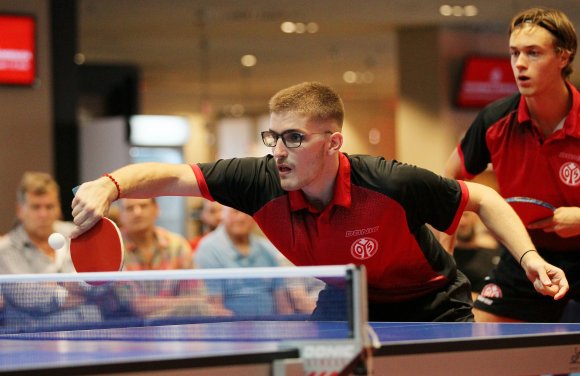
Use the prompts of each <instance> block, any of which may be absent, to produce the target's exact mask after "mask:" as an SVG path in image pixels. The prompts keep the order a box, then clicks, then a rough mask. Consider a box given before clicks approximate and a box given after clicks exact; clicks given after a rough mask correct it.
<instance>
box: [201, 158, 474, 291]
mask: <svg viewBox="0 0 580 376" xmlns="http://www.w3.org/2000/svg"><path fill="white" fill-rule="evenodd" d="M192 168H193V171H194V173H195V175H196V177H197V181H198V183H199V186H200V188H201V192H202V195H203V197H205V198H207V199H210V200H217V201H219V202H220V203H222V204H224V205H227V206H230V207H233V208H236V209H238V210H241V211H243V212H246V213H248V214H250V215H252V216H253V217H254V219H255V220H256V222H257V223H258V225H259V226H260V227H261V229H262V230H263V232H264V233H265V235H266V236H267V237H268V238H269V239H270V240H271V241H272V243H273V244H274V245H275V246H276V247H277V248H278V249H279V250H280V251H281V252H282V253H283V254H284V255H285V256H286V257H287V258H288V259H289V260H290V261H292V262H293V263H294V264H295V265H298V266H307V265H342V264H349V263H353V264H359V265H365V267H366V269H367V278H368V286H369V296H370V298H371V300H381V301H399V300H407V299H412V298H414V297H417V296H422V295H425V294H427V293H430V292H432V291H435V290H438V289H440V288H442V287H443V286H446V285H447V284H448V283H449V282H450V281H453V280H454V279H455V277H456V267H455V262H454V261H453V258H452V256H450V255H449V254H448V253H447V252H446V251H445V250H444V249H443V247H442V246H441V245H440V244H439V242H438V241H437V240H436V239H435V238H434V236H433V234H432V232H431V231H430V230H429V229H428V228H427V227H426V226H425V223H429V224H431V225H432V226H433V227H434V228H436V229H438V230H440V231H446V232H448V233H452V232H454V231H455V228H456V226H457V224H458V222H459V218H460V217H461V214H462V212H463V209H464V207H465V205H466V203H467V199H468V197H469V194H468V191H467V187H466V186H465V184H464V183H463V182H458V181H455V180H449V179H445V178H442V177H440V176H438V175H436V174H434V173H432V172H430V171H427V170H424V169H421V168H418V167H415V166H411V165H406V164H402V163H399V162H396V161H388V160H385V159H384V158H380V157H371V156H365V155H352V156H349V155H346V154H340V167H339V171H338V174H337V181H336V185H335V189H334V197H333V200H332V202H331V203H330V204H329V205H328V206H327V207H326V208H325V209H324V210H323V211H317V210H316V209H315V208H313V207H312V206H311V205H310V204H309V203H308V201H307V200H306V198H305V197H304V195H303V193H302V191H300V190H298V191H292V192H287V191H284V190H283V189H282V188H281V186H280V180H279V177H278V171H277V168H276V164H275V161H274V158H273V157H272V156H271V155H267V156H265V157H262V158H238V159H229V160H219V161H217V162H214V163H200V164H198V165H193V166H192Z"/></svg>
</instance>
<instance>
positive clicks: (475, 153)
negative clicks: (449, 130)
mask: <svg viewBox="0 0 580 376" xmlns="http://www.w3.org/2000/svg"><path fill="white" fill-rule="evenodd" d="M568 89H569V90H570V92H571V93H572V108H571V110H570V113H569V114H568V117H567V118H566V120H565V122H564V126H563V128H562V129H560V130H557V131H555V132H554V133H553V134H551V135H549V136H548V137H545V136H544V135H543V134H542V132H541V131H540V130H539V128H538V127H537V126H536V125H534V124H533V122H532V120H531V118H530V114H529V112H528V109H527V106H526V102H525V100H524V98H522V97H521V95H520V94H516V95H513V96H511V97H508V98H505V99H501V100H499V101H496V102H494V103H492V104H491V105H489V106H488V107H486V108H485V109H483V110H482V111H481V112H480V113H479V115H478V116H477V118H476V119H475V120H474V122H473V124H472V125H471V126H470V128H469V130H468V131H467V133H466V134H465V137H464V138H463V139H462V141H461V143H460V145H459V147H458V152H459V156H460V158H461V160H462V170H463V176H464V177H466V178H472V177H473V176H475V175H477V174H479V173H481V172H482V171H483V170H485V169H486V168H487V165H488V164H489V163H492V165H493V169H494V172H495V174H496V175H497V181H498V186H499V191H500V194H501V195H502V196H503V197H506V198H507V197H513V196H527V197H533V198H537V199H540V200H543V201H546V202H549V203H551V204H552V205H554V206H555V207H562V206H576V207H578V206H580V93H579V92H578V90H577V89H576V88H574V87H573V86H572V85H568ZM530 236H531V238H532V240H533V242H534V244H535V245H536V247H538V249H540V250H547V251H580V236H575V237H572V238H561V237H559V236H558V235H556V234H555V233H546V232H544V231H543V230H533V231H530Z"/></svg>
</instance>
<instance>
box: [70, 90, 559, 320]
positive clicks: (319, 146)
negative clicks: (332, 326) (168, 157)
mask: <svg viewBox="0 0 580 376" xmlns="http://www.w3.org/2000/svg"><path fill="white" fill-rule="evenodd" d="M269 106H270V129H269V130H268V131H265V132H262V140H263V142H264V144H265V145H266V146H269V147H271V148H272V154H271V155H270V154H269V155H266V156H264V157H261V158H235V159H228V160H219V161H216V162H213V163H198V164H192V165H188V164H180V165H171V164H160V163H145V164H134V165H131V166H126V167H123V168H121V169H119V170H116V171H114V172H112V173H110V174H108V176H103V177H100V178H98V179H96V180H93V181H90V182H87V183H84V184H82V185H81V186H80V189H79V190H78V192H77V194H76V196H75V198H74V199H73V202H72V214H73V217H74V222H75V224H76V225H77V226H78V228H77V229H75V231H74V232H73V234H72V235H71V236H73V237H74V236H78V235H79V234H81V233H83V232H84V231H87V230H88V229H89V228H90V227H91V226H93V225H94V224H95V223H96V222H98V221H99V219H100V218H101V217H102V216H103V215H105V213H106V212H107V209H108V208H109V206H110V205H111V202H112V201H114V200H115V199H116V198H118V197H147V196H162V195H181V196H202V197H204V198H206V199H210V200H217V201H219V202H220V203H222V204H224V205H226V206H229V207H233V208H236V209H238V210H240V211H243V212H245V213H247V214H250V215H251V216H252V217H254V219H255V220H256V222H257V223H258V225H259V226H260V227H261V229H262V230H263V232H264V234H265V235H266V236H267V237H268V238H269V239H270V240H271V241H272V243H273V244H274V246H276V248H278V250H280V251H281V252H282V253H283V254H284V255H285V256H286V257H287V258H288V259H289V260H290V261H291V262H292V263H294V264H295V265H298V266H305V265H330V264H337V265H338V264H349V263H354V264H359V265H365V267H366V269H367V276H368V289H369V302H370V304H369V319H370V320H372V321H437V320H438V321H469V320H472V319H473V315H472V312H471V308H472V299H471V292H470V284H469V281H468V280H467V278H466V277H465V276H464V275H463V274H462V273H460V272H458V271H457V268H456V266H455V263H454V261H453V256H452V255H451V254H449V253H447V252H446V251H445V249H444V248H443V247H442V245H441V244H440V243H439V242H438V241H437V240H436V239H435V237H434V235H433V233H432V232H431V231H430V230H429V229H428V228H427V226H426V224H427V223H428V224H430V225H432V226H433V227H435V228H437V229H439V230H441V231H447V232H449V233H452V232H453V231H455V228H456V226H457V223H458V222H459V218H460V217H461V214H462V213H463V211H464V210H469V211H475V212H476V213H478V214H479V216H480V217H481V219H482V221H483V222H484V224H485V225H486V226H487V227H488V228H489V229H490V231H492V232H493V233H494V234H495V235H496V236H497V237H498V238H499V239H500V240H501V241H503V242H504V243H505V244H506V246H507V247H508V249H509V250H510V252H511V253H512V255H513V257H514V258H516V259H517V260H519V259H520V258H521V257H522V256H525V257H524V258H523V260H522V268H523V269H524V270H525V272H526V273H527V274H528V276H529V278H530V282H529V283H530V284H532V283H533V284H534V287H535V288H536V289H537V291H538V292H539V294H542V295H550V296H552V297H553V298H554V299H561V298H562V297H563V296H564V295H565V294H566V292H567V290H568V284H567V280H566V277H565V275H564V273H563V272H562V270H561V269H559V268H556V267H554V266H553V265H551V264H549V263H547V262H546V261H544V259H543V258H542V257H541V256H540V255H539V254H538V253H537V252H528V251H530V250H534V249H535V248H534V245H533V244H532V242H531V240H530V238H529V236H528V234H527V232H526V230H525V228H524V226H523V224H522V222H521V221H520V220H519V218H518V216H517V214H516V213H515V212H514V211H513V209H512V208H511V207H510V206H509V204H507V203H506V202H505V201H504V200H503V199H502V197H501V196H500V195H499V194H497V192H495V191H494V190H493V189H491V188H488V187H485V186H483V185H479V184H475V183H470V182H463V181H456V180H451V179H444V178H442V177H440V176H438V175H436V174H434V173H432V172H430V171H427V170H424V169H421V168H418V167H415V166H411V165H406V164H403V163H399V162H397V161H389V160H385V159H384V158H381V157H372V156H367V155H348V154H346V153H343V152H341V151H340V149H341V146H342V144H343V135H342V133H341V129H342V122H343V117H344V110H343V105H342V100H341V98H340V97H339V95H338V94H337V93H336V92H335V91H334V90H333V89H331V88H330V87H328V86H326V85H322V84H320V83H315V82H305V83H301V84H297V85H294V86H291V87H288V88H286V89H283V90H281V91H279V92H278V93H276V94H275V95H274V96H273V97H272V98H271V99H270V102H269ZM526 252H527V253H526ZM331 293H332V292H331V291H330V292H329V291H327V289H324V290H322V292H321V294H320V295H319V299H318V303H317V308H316V310H315V314H316V313H317V312H322V311H324V308H325V301H326V299H327V298H328V299H329V300H331V301H332V300H333V297H330V296H329V295H331Z"/></svg>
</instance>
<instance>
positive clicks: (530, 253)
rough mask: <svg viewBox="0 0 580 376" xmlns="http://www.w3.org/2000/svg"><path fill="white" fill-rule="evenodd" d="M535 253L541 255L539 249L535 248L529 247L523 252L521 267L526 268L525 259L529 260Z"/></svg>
mask: <svg viewBox="0 0 580 376" xmlns="http://www.w3.org/2000/svg"><path fill="white" fill-rule="evenodd" d="M533 255H536V256H539V253H538V251H537V250H535V249H529V250H527V251H525V252H524V253H522V255H521V256H520V267H522V268H524V269H525V266H524V265H525V264H526V263H525V261H529V260H530V258H532V257H534V256H533Z"/></svg>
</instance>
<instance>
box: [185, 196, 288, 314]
mask: <svg viewBox="0 0 580 376" xmlns="http://www.w3.org/2000/svg"><path fill="white" fill-rule="evenodd" d="M254 226H255V222H254V219H253V218H252V217H250V216H249V215H247V214H245V213H242V212H240V211H238V210H235V209H232V208H229V207H225V206H224V208H223V211H222V223H221V224H220V225H219V226H218V227H217V229H216V230H215V231H213V232H211V233H210V234H208V235H207V236H205V237H204V238H203V239H202V240H201V241H200V242H199V245H198V248H197V251H196V252H195V263H196V265H197V267H199V268H245V267H277V266H279V265H280V264H279V261H278V256H277V253H278V251H277V250H276V248H275V247H274V246H273V245H272V243H270V242H269V241H268V240H267V239H266V238H263V237H260V236H258V235H256V234H254V233H253V229H254ZM280 282H281V281H280V280H273V279H257V278H256V279H234V280H219V281H218V280H216V281H207V286H208V292H209V297H210V299H211V300H212V302H214V303H215V304H217V305H219V306H222V307H224V308H225V309H228V310H231V311H232V312H233V313H234V314H235V315H244V316H257V315H272V314H290V313H293V309H292V307H291V306H290V303H289V300H288V295H287V292H286V289H285V286H283V285H282V284H281V283H280Z"/></svg>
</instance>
